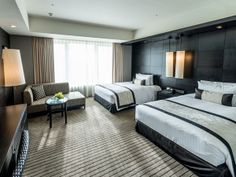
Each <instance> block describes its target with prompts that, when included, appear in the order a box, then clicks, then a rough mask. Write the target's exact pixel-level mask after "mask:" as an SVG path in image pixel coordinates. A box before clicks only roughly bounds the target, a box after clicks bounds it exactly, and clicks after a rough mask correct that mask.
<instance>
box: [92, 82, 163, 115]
mask: <svg viewBox="0 0 236 177" xmlns="http://www.w3.org/2000/svg"><path fill="white" fill-rule="evenodd" d="M115 85H116V86H119V87H120V88H116V89H117V90H116V92H119V93H121V92H123V91H127V90H131V91H132V92H133V94H134V97H135V105H137V104H143V103H146V102H150V101H154V100H156V98H157V92H158V91H160V90H161V88H160V87H159V86H157V85H152V86H144V85H136V84H133V83H132V82H121V83H115ZM112 86H114V84H103V85H96V86H95V96H98V97H99V98H102V99H103V100H105V101H106V102H107V103H109V104H111V105H115V106H116V111H120V110H122V109H125V108H127V107H130V106H134V105H132V104H131V105H129V106H125V107H122V108H119V107H118V105H117V96H116V95H115V93H114V92H113V91H111V90H109V89H107V88H105V87H109V88H111V87H112ZM126 100H127V98H126V99H125V98H124V101H126Z"/></svg>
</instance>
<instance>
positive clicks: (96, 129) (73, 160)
mask: <svg viewBox="0 0 236 177" xmlns="http://www.w3.org/2000/svg"><path fill="white" fill-rule="evenodd" d="M86 101H87V107H86V110H83V109H77V110H73V111H68V124H67V125H65V124H64V118H61V117H60V114H56V115H54V117H53V125H52V126H53V127H52V129H49V125H48V123H49V122H48V121H47V118H46V116H41V117H37V118H32V119H29V132H30V149H29V154H28V159H27V162H26V166H25V170H24V173H23V176H32V177H37V176H44V177H47V176H56V177H60V176H63V177H64V176H96V177H97V176H109V177H110V176H160V177H170V176H173V177H178V176H183V177H190V176H196V175H194V174H193V173H192V172H191V171H189V170H188V169H187V168H185V167H184V166H182V165H181V164H179V163H178V162H177V161H175V160H174V159H173V158H171V157H170V156H169V155H167V154H166V153H165V152H163V151H162V150H161V149H160V148H158V147H157V146H155V145H154V144H152V143H151V142H150V141H149V140H147V139H146V138H144V137H143V136H141V135H139V134H138V133H136V132H135V130H134V125H135V124H134V109H130V110H126V111H123V112H120V113H116V114H111V113H110V112H108V111H107V110H105V109H104V108H103V107H102V106H101V105H100V104H98V103H97V102H95V101H93V99H87V100H86Z"/></svg>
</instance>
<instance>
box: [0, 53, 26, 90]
mask: <svg viewBox="0 0 236 177" xmlns="http://www.w3.org/2000/svg"><path fill="white" fill-rule="evenodd" d="M2 58H3V68H4V79H5V86H6V87H10V86H18V85H23V84H25V76H24V71H23V67H22V62H21V55H20V51H19V50H15V49H3V51H2Z"/></svg>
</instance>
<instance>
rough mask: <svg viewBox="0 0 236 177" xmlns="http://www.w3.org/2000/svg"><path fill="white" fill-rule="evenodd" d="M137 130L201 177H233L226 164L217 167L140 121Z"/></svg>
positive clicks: (137, 123) (136, 126)
mask: <svg viewBox="0 0 236 177" xmlns="http://www.w3.org/2000/svg"><path fill="white" fill-rule="evenodd" d="M135 129H136V131H137V132H138V133H140V134H142V135H143V136H145V137H146V138H147V139H149V140H150V141H152V142H153V143H154V144H156V145H157V146H159V147H160V148H161V149H163V150H164V151H165V152H167V153H168V154H169V155H170V156H172V157H173V158H175V159H176V160H177V161H178V162H180V163H181V164H183V165H184V166H186V167H187V168H188V169H190V170H191V171H193V172H194V173H195V174H196V175H198V176H200V177H232V175H231V173H230V171H229V169H228V167H227V165H226V164H225V163H224V164H221V165H219V166H217V167H215V166H214V165H212V164H210V163H208V162H206V161H205V160H203V159H201V158H199V157H197V156H196V155H194V154H192V153H191V152H189V151H187V150H186V149H184V148H182V147H181V146H179V145H177V144H176V143H174V142H173V141H171V140H169V139H168V138H166V137H164V136H162V135H161V134H160V133H158V132H156V131H155V130H153V129H151V128H150V127H148V126H147V125H145V124H143V123H142V122H140V121H137V122H136V125H135Z"/></svg>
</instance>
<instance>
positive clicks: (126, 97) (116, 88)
mask: <svg viewBox="0 0 236 177" xmlns="http://www.w3.org/2000/svg"><path fill="white" fill-rule="evenodd" d="M98 86H99V85H98ZM102 86H103V87H105V89H106V88H108V89H111V90H112V91H113V92H115V93H116V95H117V97H118V98H117V97H116V96H115V97H114V98H115V99H114V100H115V103H116V105H117V109H118V108H119V106H125V105H129V104H135V100H134V98H133V94H132V92H131V91H130V90H129V89H127V88H125V87H122V86H120V85H118V84H103V85H101V86H100V87H102ZM106 90H107V89H106ZM118 99H119V105H118Z"/></svg>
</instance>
